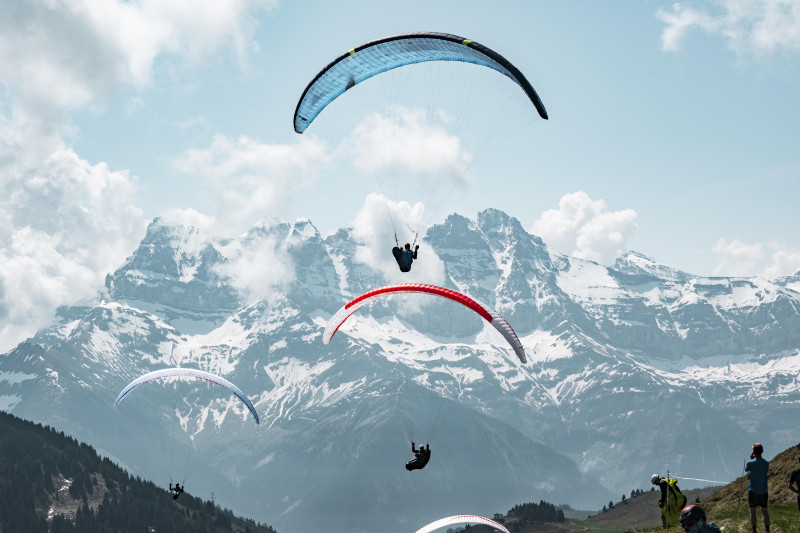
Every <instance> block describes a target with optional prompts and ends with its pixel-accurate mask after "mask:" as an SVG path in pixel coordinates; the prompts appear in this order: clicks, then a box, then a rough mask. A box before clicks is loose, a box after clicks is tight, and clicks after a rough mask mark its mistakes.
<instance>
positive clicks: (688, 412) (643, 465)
mask: <svg viewBox="0 0 800 533" xmlns="http://www.w3.org/2000/svg"><path fill="white" fill-rule="evenodd" d="M422 244H423V247H422V248H421V254H420V259H419V260H418V262H422V261H425V260H426V256H427V257H429V258H430V257H433V256H434V255H435V256H436V257H438V259H439V260H441V262H442V263H443V265H444V276H445V282H444V283H443V285H444V286H446V287H448V288H452V289H455V290H459V291H461V292H464V293H467V294H469V295H470V296H472V297H474V298H476V299H478V300H480V301H482V302H484V303H486V304H488V305H489V306H491V307H493V308H494V309H496V310H497V311H498V312H500V313H501V314H502V315H503V316H504V317H505V318H506V319H507V320H508V322H509V323H510V324H511V325H512V326H513V327H514V328H515V330H516V332H517V334H518V335H519V336H520V339H521V340H522V343H523V345H524V347H525V349H526V351H527V354H528V358H529V362H528V364H522V363H520V362H519V360H518V359H517V358H516V356H515V355H514V352H513V351H512V350H511V348H510V347H509V346H508V345H507V344H506V343H505V341H504V340H503V338H502V337H501V336H500V335H499V334H498V333H497V332H496V331H494V329H493V328H492V327H491V326H490V325H488V324H486V323H485V322H484V321H482V320H481V319H480V317H478V316H477V315H475V314H474V313H472V312H470V311H468V310H465V309H462V308H460V307H459V306H458V305H456V304H453V303H452V302H448V301H438V299H436V298H430V297H425V296H419V297H416V296H415V297H393V298H388V299H386V300H385V301H384V302H380V303H376V304H373V305H371V306H369V307H368V308H365V309H362V310H361V311H359V312H358V313H356V314H355V315H354V316H353V317H351V318H350V319H349V320H348V321H347V322H346V323H345V325H344V326H342V328H341V329H340V330H339V332H338V333H337V334H336V336H335V337H334V339H333V341H332V342H331V343H330V344H328V345H324V344H323V343H322V341H321V337H322V331H323V329H324V327H325V325H326V323H327V320H328V319H329V318H330V317H331V316H332V315H333V314H334V313H335V312H336V311H337V310H338V309H339V308H340V307H341V306H342V305H343V304H344V303H345V302H346V301H348V300H349V299H351V298H352V297H354V296H357V295H358V294H360V293H362V292H365V291H368V290H371V289H374V288H377V287H380V286H382V285H386V284H387V283H388V282H389V281H388V280H387V279H386V276H385V275H384V274H383V273H381V272H379V271H378V270H376V269H374V268H372V267H370V266H368V265H367V264H365V263H363V262H360V260H359V254H356V253H354V250H355V249H356V248H357V247H358V246H359V243H358V242H357V240H356V238H355V237H354V232H353V230H352V229H349V228H347V229H342V230H340V231H338V232H337V233H335V234H333V235H330V236H328V237H326V238H323V237H322V236H321V235H320V234H319V232H318V231H317V230H316V228H315V227H314V226H313V224H312V223H311V222H310V221H308V220H298V221H296V222H295V223H293V224H289V223H285V222H281V221H272V222H269V223H262V224H259V225H257V226H255V227H254V228H252V229H251V230H250V231H249V232H248V233H247V234H246V235H243V236H242V237H241V238H239V239H234V240H227V241H215V240H213V239H211V238H209V237H207V236H204V235H202V234H201V232H199V231H198V230H197V229H196V228H193V227H185V226H181V225H174V224H168V223H165V222H163V221H162V220H160V219H155V220H154V221H153V222H152V223H151V224H150V226H149V227H148V230H147V234H146V235H145V237H144V239H143V240H142V242H141V244H140V246H139V247H138V249H137V250H136V251H134V253H133V254H132V255H131V256H130V257H129V258H128V259H127V261H126V262H125V264H123V265H122V266H121V267H120V268H119V269H118V270H117V271H116V272H114V273H113V274H109V276H108V277H107V278H106V287H105V290H104V291H103V292H102V293H101V294H100V295H98V299H97V301H96V302H94V303H93V304H91V305H84V306H75V307H69V308H63V309H61V310H60V312H59V316H58V321H57V323H56V324H54V325H53V326H52V327H50V328H48V329H45V330H42V331H40V332H39V333H38V334H37V335H35V336H34V337H33V338H31V339H29V340H28V341H26V342H24V343H22V344H20V345H19V346H18V347H17V348H15V349H14V350H12V351H11V352H9V353H7V354H5V355H4V356H2V357H0V409H4V410H8V411H10V412H12V413H14V414H16V415H17V416H21V417H24V418H28V419H31V420H34V421H37V422H43V423H47V424H51V425H53V426H55V427H56V428H58V429H62V430H64V431H65V432H67V433H69V434H71V435H73V436H75V437H76V438H78V439H80V440H84V441H86V442H88V443H90V444H92V445H93V446H95V447H96V448H98V449H99V450H100V452H101V453H103V454H105V455H108V456H109V457H111V458H112V459H114V460H115V461H117V462H119V463H120V464H121V465H122V466H124V467H126V468H128V469H129V471H131V472H132V473H134V474H136V475H141V476H143V477H146V478H149V479H153V480H154V481H155V482H156V483H163V484H164V485H166V484H167V483H168V481H169V478H170V476H171V477H172V478H173V479H178V480H183V479H184V478H185V479H186V488H187V491H189V492H192V493H195V494H198V495H201V496H204V497H209V496H210V495H211V493H212V492H213V493H214V496H215V498H216V499H217V500H218V501H219V502H220V503H222V504H223V505H226V506H229V507H231V508H232V509H234V510H235V511H236V512H238V513H243V514H245V515H248V516H252V517H253V518H255V519H257V520H260V521H264V522H267V523H270V524H272V525H273V526H275V527H276V528H277V529H278V530H279V531H281V532H286V533H292V532H299V531H326V532H337V531H342V532H344V531H347V532H360V531H364V532H366V531H373V530H375V529H376V528H378V529H380V530H381V531H386V532H390V533H394V532H397V533H400V532H407V531H414V530H416V529H417V528H419V527H421V526H422V525H424V524H425V523H427V522H429V521H432V520H435V519H437V518H441V517H442V516H448V515H451V514H462V513H477V514H483V515H484V516H492V514H493V513H495V512H505V511H507V510H508V509H509V508H510V507H512V506H513V505H515V504H518V503H524V502H528V501H539V500H540V499H544V500H547V501H551V502H554V503H570V504H572V505H573V506H580V507H582V508H585V507H586V506H593V507H596V508H599V507H600V506H602V505H603V504H605V503H607V502H608V501H609V500H610V499H615V500H616V499H618V498H619V495H620V494H622V493H628V492H630V491H631V490H632V489H634V488H648V482H649V476H650V474H652V473H654V472H657V473H662V474H666V472H667V470H668V469H669V471H670V473H671V474H672V475H676V476H679V477H684V478H698V479H708V480H718V481H729V480H731V479H733V478H734V477H736V476H737V475H740V474H741V464H742V459H743V458H744V457H745V454H746V453H748V452H749V449H750V446H751V445H752V443H753V442H754V441H759V442H762V443H764V445H765V448H766V452H767V455H770V452H771V451H772V452H777V451H779V450H783V449H784V448H786V447H788V446H790V445H793V444H796V443H797V442H798V441H800V427H798V426H797V424H796V423H795V422H796V419H795V418H794V417H795V416H797V408H798V404H800V382H798V369H800V292H798V291H800V276H797V275H795V276H790V277H786V278H782V279H779V280H772V281H770V280H766V279H761V278H725V277H717V278H709V277H698V276H694V275H691V274H689V273H685V272H681V271H678V270H675V269H672V268H669V267H667V266H665V265H660V264H658V263H656V262H654V261H652V260H650V259H648V258H647V257H645V256H643V255H641V254H638V253H635V252H628V253H627V254H626V255H624V256H623V257H621V258H619V259H618V260H617V262H616V263H615V264H614V265H613V266H611V267H607V266H603V265H600V264H597V263H593V262H590V261H585V260H581V259H576V258H573V257H568V256H564V255H561V254H558V253H554V252H553V251H550V250H548V249H547V247H546V246H545V244H544V243H543V242H542V241H541V239H539V238H538V237H536V236H534V235H531V234H529V233H527V232H526V231H525V230H524V229H523V228H522V226H521V225H520V223H519V222H518V221H517V220H516V219H514V218H512V217H509V216H508V215H506V214H505V213H503V212H501V211H497V210H486V211H483V212H481V213H480V214H479V215H478V217H477V219H476V220H470V219H467V218H465V217H462V216H460V215H451V216H450V217H448V218H447V220H446V221H445V222H444V223H442V224H438V225H435V226H432V227H430V228H429V229H428V231H427V234H426V235H425V236H424V240H423V241H422ZM264 250H267V251H268V252H269V253H267V252H264ZM386 253H387V254H388V253H389V250H388V249H387V250H386ZM245 256H246V257H247V258H248V261H249V262H245V263H243V262H242V257H245ZM242 265H244V267H243V266H242ZM245 267H246V268H245ZM247 276H250V277H249V279H248V281H247V282H243V281H242V279H243V278H244V277H247ZM259 280H263V284H262V285H261V287H262V290H261V291H258V293H257V294H256V293H253V291H252V290H249V289H248V287H249V288H250V289H252V287H253V286H259V285H258V283H257V282H258V281H259ZM254 281H255V284H254ZM432 300H436V301H432ZM169 366H188V367H193V368H200V369H203V370H207V371H210V372H213V373H216V374H219V375H222V376H223V377H225V378H227V379H228V380H230V381H232V382H233V383H235V384H236V385H237V386H238V387H239V388H240V389H242V390H243V391H244V392H245V394H247V395H248V396H249V397H250V399H251V400H252V401H253V403H254V404H255V407H256V409H257V411H258V412H259V415H260V416H261V420H262V423H261V424H260V425H258V426H257V425H256V424H255V423H254V421H253V419H252V418H251V417H250V416H249V413H248V411H247V409H246V408H245V407H244V405H242V404H241V402H239V401H238V400H237V399H236V398H235V397H233V396H232V395H230V394H228V393H227V391H220V388H219V387H215V386H213V385H208V384H205V382H200V383H198V382H187V381H174V380H173V381H166V382H162V383H159V384H156V383H153V384H148V385H145V386H143V387H142V388H141V389H138V390H136V391H135V392H133V393H131V395H130V398H128V399H126V400H125V401H124V402H122V403H120V405H119V406H117V407H115V406H114V405H113V402H114V398H115V397H116V395H117V394H118V393H119V391H120V390H121V389H122V388H123V387H124V386H125V385H126V384H127V383H128V382H129V381H131V380H132V379H133V378H135V377H138V376H139V375H142V374H144V373H145V372H148V371H151V370H155V369H159V368H165V367H169ZM411 438H414V439H416V440H417V442H425V441H428V440H430V442H431V448H432V450H433V454H432V459H431V463H430V464H429V466H428V467H427V468H426V469H425V470H422V471H415V472H407V471H406V470H405V469H404V468H403V465H404V463H405V462H406V461H407V460H409V459H410V458H411V456H412V454H411V450H410V442H409V440H410V439H411ZM682 484H683V485H684V486H695V485H697V484H702V483H698V482H694V481H688V480H687V481H684V482H682Z"/></svg>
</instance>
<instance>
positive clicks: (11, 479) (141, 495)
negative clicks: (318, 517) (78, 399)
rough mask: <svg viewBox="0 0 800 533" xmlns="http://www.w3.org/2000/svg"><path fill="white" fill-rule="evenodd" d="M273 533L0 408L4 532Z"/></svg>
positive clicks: (0, 514) (0, 501) (0, 490)
mask: <svg viewBox="0 0 800 533" xmlns="http://www.w3.org/2000/svg"><path fill="white" fill-rule="evenodd" d="M71 531H80V532H106V531H108V532H111V531H158V532H159V533H162V532H172V531H174V532H180V531H195V532H209V533H212V532H213V533H217V532H223V531H235V532H252V533H276V531H275V530H274V529H273V528H272V527H270V526H267V525H262V524H259V523H256V522H255V521H253V520H249V519H245V518H240V517H236V516H234V515H233V513H232V512H231V511H229V510H226V509H221V508H220V507H219V506H217V505H215V504H214V503H212V502H209V501H203V500H201V499H199V498H195V497H193V496H191V495H190V494H188V493H187V494H183V495H181V496H180V498H179V499H178V500H173V499H172V497H171V496H170V494H169V493H168V492H167V491H166V490H165V489H164V488H162V487H157V486H156V485H155V484H153V483H151V482H149V481H144V480H142V479H140V478H138V477H132V476H131V475H130V474H128V473H127V472H125V471H124V470H122V469H121V468H120V467H118V466H117V465H115V464H114V463H112V462H111V461H110V460H109V459H107V458H101V457H99V456H98V455H97V453H96V452H95V450H94V449H93V448H92V447H91V446H89V445H87V444H84V443H79V442H78V441H76V440H75V439H73V438H71V437H69V436H67V435H65V434H64V432H63V431H57V430H56V429H54V428H51V427H48V426H42V425H41V424H34V423H32V422H28V421H26V420H22V419H20V418H17V417H15V416H13V415H10V414H7V413H5V412H2V411H0V532H2V533H11V532H14V533H16V532H30V533H37V532H47V533H62V532H63V533H66V532H71Z"/></svg>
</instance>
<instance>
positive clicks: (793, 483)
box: [788, 457, 800, 511]
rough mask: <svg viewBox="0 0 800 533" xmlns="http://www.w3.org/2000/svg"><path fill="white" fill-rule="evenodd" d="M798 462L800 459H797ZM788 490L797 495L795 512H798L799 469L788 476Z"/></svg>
mask: <svg viewBox="0 0 800 533" xmlns="http://www.w3.org/2000/svg"><path fill="white" fill-rule="evenodd" d="M797 460H798V461H800V457H798V458H797ZM788 481H789V490H790V491H792V492H795V493H797V510H798V511H800V468H798V469H797V470H795V471H794V472H792V473H791V474H789V479H788Z"/></svg>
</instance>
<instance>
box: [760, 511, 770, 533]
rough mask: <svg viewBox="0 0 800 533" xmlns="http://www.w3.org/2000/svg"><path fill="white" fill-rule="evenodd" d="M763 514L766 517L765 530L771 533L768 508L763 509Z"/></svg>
mask: <svg viewBox="0 0 800 533" xmlns="http://www.w3.org/2000/svg"><path fill="white" fill-rule="evenodd" d="M761 514H762V515H763V516H764V529H765V530H766V531H769V511H768V510H767V508H766V507H762V508H761Z"/></svg>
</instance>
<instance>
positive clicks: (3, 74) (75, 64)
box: [0, 0, 278, 113]
mask: <svg viewBox="0 0 800 533" xmlns="http://www.w3.org/2000/svg"><path fill="white" fill-rule="evenodd" d="M277 3H278V2H277V0H230V1H226V2H219V1H217V0H134V1H130V2H128V1H123V0H103V1H96V0H31V1H25V2H2V3H1V4H0V81H2V83H3V84H5V85H6V86H7V87H9V89H10V90H11V92H12V93H13V94H14V95H15V97H16V98H17V99H18V100H19V101H20V102H21V103H22V104H23V107H24V108H25V109H26V110H28V111H31V110H34V109H41V110H42V111H43V112H44V113H52V112H54V111H62V110H65V109H70V108H75V107H79V106H84V105H87V104H93V103H95V102H96V101H97V100H100V101H101V102H102V101H104V100H106V99H107V98H108V97H110V96H111V95H112V94H113V93H114V92H115V91H117V90H118V89H119V88H120V87H123V86H134V87H145V86H147V85H148V84H149V83H150V82H151V80H152V76H153V68H154V64H155V62H156V59H157V57H158V56H159V55H162V54H172V55H175V56H179V57H180V58H182V59H183V60H184V61H189V62H196V61H199V60H201V59H202V58H204V57H206V56H207V55H208V54H211V53H213V52H215V51H216V50H218V49H220V48H223V47H231V48H232V49H233V50H234V51H235V53H236V55H237V57H238V58H239V59H240V61H242V62H244V61H245V60H246V57H247V54H248V51H249V50H250V49H252V48H254V46H255V45H254V43H253V36H254V33H255V21H254V18H253V17H252V12H254V11H256V10H262V9H263V10H271V9H273V8H274V7H275V6H277Z"/></svg>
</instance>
